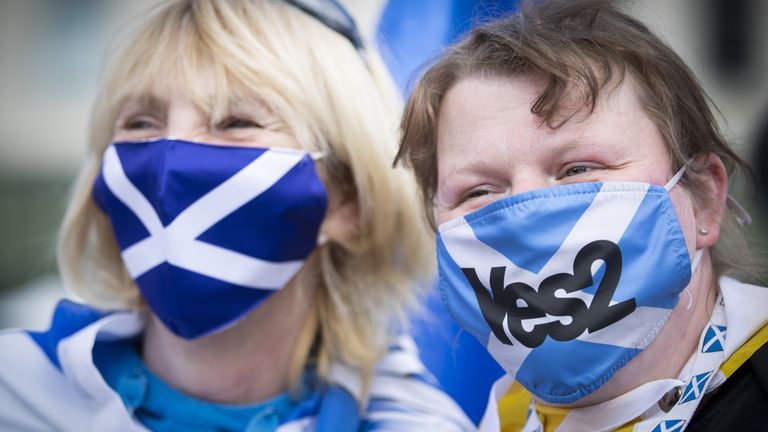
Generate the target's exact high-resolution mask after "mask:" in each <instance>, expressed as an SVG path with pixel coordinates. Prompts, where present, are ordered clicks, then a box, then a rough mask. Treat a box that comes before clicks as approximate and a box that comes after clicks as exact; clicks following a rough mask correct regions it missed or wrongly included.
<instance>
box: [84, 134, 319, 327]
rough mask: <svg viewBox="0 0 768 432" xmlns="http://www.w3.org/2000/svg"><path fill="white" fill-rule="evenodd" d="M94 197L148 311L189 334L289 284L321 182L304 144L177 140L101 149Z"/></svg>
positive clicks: (232, 317)
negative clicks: (289, 146)
mask: <svg viewBox="0 0 768 432" xmlns="http://www.w3.org/2000/svg"><path fill="white" fill-rule="evenodd" d="M93 197H94V200H95V201H96V203H97V204H98V206H99V207H100V208H101V209H102V210H103V211H104V212H105V213H106V214H107V216H108V217H109V219H110V221H111V222H112V228H113V230H114V233H115V237H116V239H117V243H118V245H119V246H120V250H121V253H122V257H123V262H124V263H125V266H126V268H127V269H128V272H129V273H130V275H131V276H132V277H133V279H134V280H135V281H136V284H137V285H138V287H139V289H140V290H141V293H142V294H143V296H144V298H145V299H146V301H147V303H148V304H149V306H150V308H151V309H152V311H153V312H154V313H155V314H156V315H157V316H158V318H159V319H160V320H161V321H162V322H163V323H164V324H165V325H166V326H167V327H168V329H170V330H171V331H172V332H173V333H175V334H177V335H178V336H181V337H183V338H187V339H191V338H196V337H199V336H203V335H206V334H209V333H212V332H216V331H219V330H222V329H224V328H227V327H229V326H231V325H233V324H234V323H236V322H237V321H238V320H239V319H240V318H242V317H243V316H245V315H246V314H247V313H248V312H249V311H251V310H252V309H254V308H255V307H256V306H258V305H259V304H260V303H261V302H263V301H264V300H265V299H266V298H267V297H268V296H269V295H270V294H272V293H274V292H275V290H278V289H280V288H282V287H283V286H285V284H286V283H287V282H288V281H289V280H290V279H291V278H292V277H293V276H294V275H295V274H296V272H298V270H299V269H300V268H301V266H302V264H303V263H304V261H305V260H306V259H307V257H308V256H309V254H310V253H311V252H312V251H313V250H314V249H315V247H316V246H317V241H318V232H319V229H320V224H321V223H322V221H323V217H324V215H325V210H326V206H327V195H326V191H325V188H324V187H323V184H322V182H321V180H320V178H319V177H318V175H317V172H316V170H315V166H314V162H313V160H312V158H311V157H310V155H308V154H307V153H306V152H302V151H298V150H291V149H279V148H246V147H232V146H218V145H209V144H199V143H192V142H186V141H179V140H174V139H159V140H153V141H147V142H130V143H128V142H126V143H115V144H112V145H111V146H109V147H108V148H107V150H106V151H105V153H104V161H103V164H102V168H101V172H100V173H99V175H98V176H97V178H96V181H95V183H94V186H93Z"/></svg>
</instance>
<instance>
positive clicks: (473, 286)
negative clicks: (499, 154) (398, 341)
mask: <svg viewBox="0 0 768 432" xmlns="http://www.w3.org/2000/svg"><path fill="white" fill-rule="evenodd" d="M682 173H683V170H681V171H680V172H678V173H677V174H676V175H675V176H674V177H673V179H672V180H671V181H670V182H669V183H668V184H667V185H665V186H658V185H651V184H647V183H639V182H596V183H579V184H571V185H564V186H556V187H552V188H547V189H539V190H533V191H529V192H525V193H522V194H519V195H514V196H511V197H507V198H503V199H500V200H498V201H495V202H493V203H491V204H488V205H487V206H485V207H483V208H481V209H480V210H478V211H476V212H473V213H470V214H468V215H465V216H464V217H461V218H458V219H455V220H452V221H449V222H446V223H444V224H442V225H441V226H440V227H439V232H438V236H437V253H438V269H439V275H440V285H439V286H440V289H441V291H442V293H443V299H444V301H445V303H446V306H447V308H448V310H449V312H450V313H451V314H452V315H453V317H454V318H455V319H456V320H457V321H458V322H459V323H460V324H461V325H462V326H463V327H464V328H465V329H466V330H468V331H469V332H470V333H472V334H473V335H474V336H475V337H476V338H477V339H478V340H480V342H481V343H482V344H483V345H484V346H486V347H487V349H488V351H489V352H490V353H491V355H493V357H494V358H495V359H496V360H497V361H498V362H499V364H501V366H502V367H503V368H504V369H505V370H506V371H507V372H508V373H509V374H511V375H512V376H514V377H515V379H516V380H517V381H518V382H520V383H521V384H522V385H523V386H524V387H525V388H526V389H527V390H529V391H530V392H531V393H533V394H534V395H536V396H538V397H539V398H541V399H543V400H545V401H547V402H550V403H570V402H573V401H575V400H578V399H580V398H582V397H584V396H586V395H588V394H590V393H591V392H593V391H595V390H596V389H597V388H599V387H600V386H601V385H603V384H604V383H605V382H606V381H608V380H609V379H610V378H611V377H612V376H613V374H615V372H616V371H617V370H618V369H619V368H621V367H622V366H623V365H625V364H626V363H627V362H629V361H630V360H632V359H633V358H634V357H635V356H636V355H637V354H638V353H640V352H641V351H642V350H643V349H644V348H645V347H646V346H648V344H649V343H650V342H651V341H652V340H653V339H654V338H655V336H656V335H657V334H658V332H659V331H660V329H661V327H662V326H663V324H664V322H665V321H666V319H667V317H668V315H669V313H670V312H671V311H672V309H673V308H674V307H675V305H676V304H677V302H678V300H679V296H680V293H681V292H682V291H683V290H684V289H685V288H686V287H687V285H688V283H689V280H690V277H691V260H690V257H689V254H688V249H687V247H686V243H685V239H684V238H683V234H682V231H681V228H680V224H679V222H678V220H677V216H676V214H675V210H674V208H673V206H672V203H671V200H670V198H669V193H668V190H669V189H671V187H673V186H674V184H675V183H676V182H677V181H678V180H679V178H680V176H681V175H682Z"/></svg>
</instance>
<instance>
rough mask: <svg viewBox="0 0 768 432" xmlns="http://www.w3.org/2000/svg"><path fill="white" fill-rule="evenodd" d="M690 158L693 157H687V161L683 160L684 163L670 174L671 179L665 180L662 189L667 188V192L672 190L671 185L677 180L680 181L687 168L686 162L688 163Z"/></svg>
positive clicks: (673, 185)
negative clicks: (665, 182) (673, 173)
mask: <svg viewBox="0 0 768 432" xmlns="http://www.w3.org/2000/svg"><path fill="white" fill-rule="evenodd" d="M692 160H693V159H688V160H687V161H685V163H684V164H683V166H681V167H680V169H679V170H677V172H676V173H675V175H673V176H672V178H671V179H669V181H668V182H667V184H665V185H664V189H666V190H667V192H669V191H670V190H672V188H673V187H675V185H676V184H677V182H679V181H680V179H681V178H683V174H685V170H686V168H688V164H690V163H691V161H692Z"/></svg>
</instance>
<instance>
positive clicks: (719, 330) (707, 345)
mask: <svg viewBox="0 0 768 432" xmlns="http://www.w3.org/2000/svg"><path fill="white" fill-rule="evenodd" d="M726 332H727V330H726V327H725V326H718V325H710V326H709V328H707V333H706V334H704V343H703V344H702V345H701V352H704V353H711V352H718V351H722V350H723V345H725V334H726Z"/></svg>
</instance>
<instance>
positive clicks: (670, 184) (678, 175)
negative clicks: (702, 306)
mask: <svg viewBox="0 0 768 432" xmlns="http://www.w3.org/2000/svg"><path fill="white" fill-rule="evenodd" d="M692 160H693V158H690V159H688V160H687V161H685V163H684V164H683V166H681V167H680V169H679V170H677V172H676V173H675V175H673V176H672V178H671V179H669V181H668V182H667V184H665V185H664V189H665V190H666V191H667V192H669V191H670V190H671V189H672V188H673V187H675V185H677V183H678V182H679V181H680V179H681V178H683V174H685V170H686V169H687V168H688V165H689V164H690V163H691V161H692ZM703 253H704V250H703V249H699V250H697V251H696V253H695V254H694V255H693V263H691V275H693V273H694V272H695V271H696V268H697V267H698V266H699V261H701V255H702V254H703ZM683 292H684V293H685V294H687V295H688V307H687V308H686V309H690V308H691V307H692V306H693V296H692V295H691V291H689V290H688V287H687V286H686V287H685V288H684V289H683Z"/></svg>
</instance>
